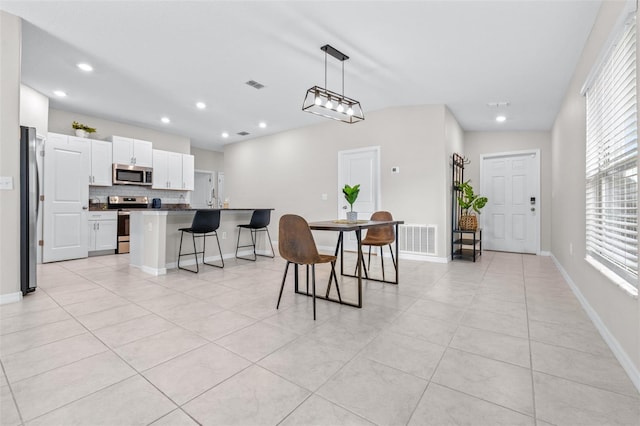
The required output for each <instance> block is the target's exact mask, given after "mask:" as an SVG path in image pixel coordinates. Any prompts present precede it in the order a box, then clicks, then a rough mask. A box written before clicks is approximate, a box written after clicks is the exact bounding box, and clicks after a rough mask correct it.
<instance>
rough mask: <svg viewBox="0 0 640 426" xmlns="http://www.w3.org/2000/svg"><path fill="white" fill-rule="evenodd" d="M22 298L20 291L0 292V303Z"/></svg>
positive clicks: (16, 300)
mask: <svg viewBox="0 0 640 426" xmlns="http://www.w3.org/2000/svg"><path fill="white" fill-rule="evenodd" d="M21 300H22V292H21V291H17V292H15V293H7V294H0V305H4V304H7V303H13V302H19V301H21Z"/></svg>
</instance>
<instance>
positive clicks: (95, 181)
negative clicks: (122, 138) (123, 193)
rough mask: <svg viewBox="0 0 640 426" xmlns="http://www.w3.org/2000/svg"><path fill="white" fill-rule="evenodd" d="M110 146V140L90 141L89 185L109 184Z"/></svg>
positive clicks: (110, 172) (110, 169)
mask: <svg viewBox="0 0 640 426" xmlns="http://www.w3.org/2000/svg"><path fill="white" fill-rule="evenodd" d="M111 164H113V161H112V147H111V143H110V142H105V141H96V140H92V141H91V178H90V181H89V185H93V186H111V184H112V167H111Z"/></svg>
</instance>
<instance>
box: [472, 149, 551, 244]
mask: <svg viewBox="0 0 640 426" xmlns="http://www.w3.org/2000/svg"><path fill="white" fill-rule="evenodd" d="M481 169H482V170H481V191H482V192H481V193H482V194H483V195H485V196H486V197H487V198H489V202H488V203H487V205H486V207H485V208H484V209H483V210H482V214H481V215H480V220H481V225H482V227H483V233H482V238H483V241H482V244H483V247H484V248H486V249H488V250H499V251H507V252H515V253H533V254H536V253H538V252H539V251H540V247H539V241H540V231H539V229H540V220H539V218H540V216H539V213H538V211H539V206H540V179H539V176H540V153H539V151H532V152H520V153H505V154H492V155H485V156H482V160H481Z"/></svg>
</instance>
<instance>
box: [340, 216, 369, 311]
mask: <svg viewBox="0 0 640 426" xmlns="http://www.w3.org/2000/svg"><path fill="white" fill-rule="evenodd" d="M361 237H362V231H361V230H360V229H359V228H358V229H356V240H357V241H358V308H362V262H364V258H363V257H362V238H361ZM340 267H341V268H342V265H340Z"/></svg>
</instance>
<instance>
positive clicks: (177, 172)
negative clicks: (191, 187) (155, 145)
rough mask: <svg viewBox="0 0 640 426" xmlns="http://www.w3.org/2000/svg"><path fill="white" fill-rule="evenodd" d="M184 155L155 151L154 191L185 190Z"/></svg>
mask: <svg viewBox="0 0 640 426" xmlns="http://www.w3.org/2000/svg"><path fill="white" fill-rule="evenodd" d="M182 187H183V179H182V154H180V153H178V152H170V151H161V150H159V149H154V150H153V186H152V188H154V189H183V188H182Z"/></svg>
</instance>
